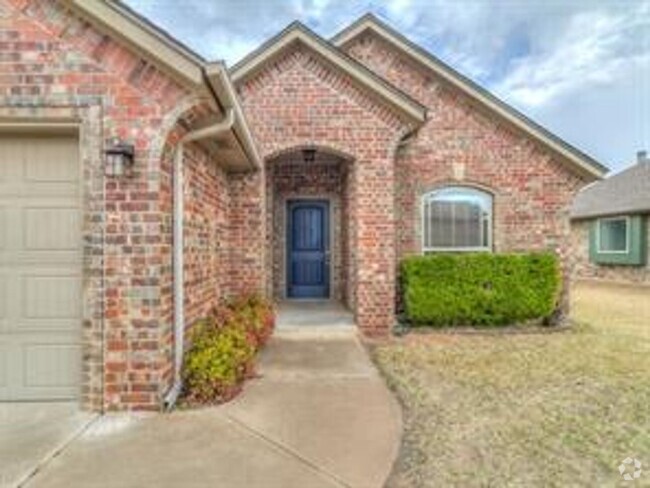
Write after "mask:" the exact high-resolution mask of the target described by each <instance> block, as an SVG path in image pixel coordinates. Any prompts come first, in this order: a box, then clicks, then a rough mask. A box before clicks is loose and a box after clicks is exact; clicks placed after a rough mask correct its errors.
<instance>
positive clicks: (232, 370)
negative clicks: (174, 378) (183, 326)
mask: <svg viewBox="0 0 650 488" xmlns="http://www.w3.org/2000/svg"><path fill="white" fill-rule="evenodd" d="M274 326H275V312H274V310H273V306H272V305H271V303H270V302H268V301H266V300H263V299H261V298H259V297H255V296H251V297H246V298H241V299H237V300H234V301H232V302H230V303H227V304H225V305H223V306H221V307H217V308H215V309H214V310H213V311H212V313H211V314H210V315H209V316H208V317H205V318H203V319H201V320H199V321H197V322H196V323H195V324H194V325H193V326H192V328H191V329H190V333H189V343H190V347H189V349H188V350H187V352H186V353H185V356H184V361H183V401H184V402H185V403H186V404H189V405H195V404H212V403H223V402H226V401H228V400H230V399H232V398H233V397H235V396H236V395H237V394H238V393H239V392H240V391H241V388H242V384H243V382H244V381H245V380H246V378H249V377H250V376H252V375H253V372H254V359H255V354H256V353H257V352H258V351H259V350H260V349H261V348H262V347H263V346H264V345H265V344H266V342H267V341H268V339H269V337H270V336H271V334H272V332H273V328H274Z"/></svg>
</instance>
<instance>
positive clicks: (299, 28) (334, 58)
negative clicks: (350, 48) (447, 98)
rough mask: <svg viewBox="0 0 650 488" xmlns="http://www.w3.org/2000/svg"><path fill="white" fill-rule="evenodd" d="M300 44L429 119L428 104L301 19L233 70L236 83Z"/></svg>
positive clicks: (415, 118) (415, 116)
mask: <svg viewBox="0 0 650 488" xmlns="http://www.w3.org/2000/svg"><path fill="white" fill-rule="evenodd" d="M296 43H299V44H301V45H303V46H305V47H307V48H308V49H310V50H311V51H313V52H315V53H316V54H317V55H318V56H319V57H321V58H322V59H324V60H325V61H327V62H328V63H329V64H331V65H333V66H334V67H336V68H337V69H339V70H341V71H342V72H344V73H345V74H346V75H347V76H349V77H350V78H351V79H352V80H353V81H355V82H356V83H358V84H359V85H361V86H362V87H363V88H365V89H366V90H368V91H369V92H370V93H372V94H374V95H375V96H377V97H378V98H379V99H380V100H381V101H382V102H383V103H386V104H387V105H388V106H390V107H392V108H393V109H394V110H396V111H397V112H398V113H400V114H402V116H403V117H406V118H407V119H408V120H410V121H411V122H414V123H416V124H418V125H419V124H421V123H423V122H424V121H425V120H426V107H424V106H423V105H421V104H420V103H419V102H417V101H416V100H414V99H413V98H411V97H410V96H409V95H407V94H406V93H404V92H402V91H401V90H399V89H398V88H396V87H395V86H393V85H391V84H390V83H389V82H387V81H386V80H384V79H383V78H381V77H379V76H378V75H376V74H375V73H373V72H372V71H370V70H369V69H368V68H366V67H365V66H364V65H362V64H361V63H359V62H358V61H356V60H355V59H353V58H351V57H350V56H348V55H347V54H345V53H343V52H342V51H341V50H339V49H337V48H336V47H334V46H333V45H332V44H331V43H330V42H328V41H327V40H325V39H323V38H322V37H320V36H319V35H318V34H316V33H315V32H314V31H312V30H311V29H310V28H309V27H307V26H306V25H305V24H303V23H301V22H298V21H295V22H292V23H291V24H289V25H288V26H287V27H285V28H284V29H283V30H282V31H281V32H280V33H279V34H277V35H276V36H274V37H272V38H271V39H269V40H267V41H266V42H265V43H263V44H262V45H261V46H260V47H259V48H258V49H256V50H255V51H253V52H251V53H250V54H248V55H247V56H245V57H244V58H243V59H242V60H241V61H239V62H238V63H236V64H235V65H234V66H233V67H232V68H231V69H230V76H231V78H232V80H233V82H234V83H239V82H242V81H244V80H246V79H249V78H250V77H252V76H254V75H255V74H256V73H258V72H259V71H260V70H261V69H263V67H264V66H266V65H267V63H268V62H269V61H271V60H274V59H277V58H278V57H279V56H280V55H281V54H282V53H284V52H285V51H286V50H287V49H289V48H291V47H292V46H294V45H295V44H296Z"/></svg>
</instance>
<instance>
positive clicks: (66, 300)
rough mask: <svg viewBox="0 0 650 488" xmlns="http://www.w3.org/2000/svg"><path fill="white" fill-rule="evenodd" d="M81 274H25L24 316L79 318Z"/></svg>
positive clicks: (34, 317)
mask: <svg viewBox="0 0 650 488" xmlns="http://www.w3.org/2000/svg"><path fill="white" fill-rule="evenodd" d="M80 281H81V280H80V279H79V276H33V275H32V276H25V277H24V278H23V296H24V301H23V316H24V317H25V318H28V319H78V318H79V316H80V310H79V297H80V296H81V283H80Z"/></svg>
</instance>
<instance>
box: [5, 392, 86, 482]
mask: <svg viewBox="0 0 650 488" xmlns="http://www.w3.org/2000/svg"><path fill="white" fill-rule="evenodd" d="M95 417H96V415H92V414H89V413H84V412H80V411H79V407H78V406H77V403H76V402H16V403H0V488H13V487H15V486H18V485H20V484H21V483H22V482H24V481H25V480H26V479H27V478H29V476H30V475H31V474H32V473H33V472H34V471H35V470H36V469H38V468H39V466H41V464H42V463H43V462H45V461H46V460H48V459H49V458H51V457H52V456H53V455H55V454H56V453H58V452H59V451H60V450H61V449H64V448H65V446H66V445H67V444H68V443H69V442H70V441H72V439H74V438H75V437H76V436H77V435H79V433H80V432H82V431H83V429H84V428H85V427H86V426H87V425H89V424H90V423H91V422H92V420H93V419H94V418H95Z"/></svg>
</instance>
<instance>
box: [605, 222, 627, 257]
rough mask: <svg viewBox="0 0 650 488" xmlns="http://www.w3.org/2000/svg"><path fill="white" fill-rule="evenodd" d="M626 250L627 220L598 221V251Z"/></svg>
mask: <svg viewBox="0 0 650 488" xmlns="http://www.w3.org/2000/svg"><path fill="white" fill-rule="evenodd" d="M626 250H627V220H625V219H609V220H601V221H600V251H604V252H625V251H626Z"/></svg>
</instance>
